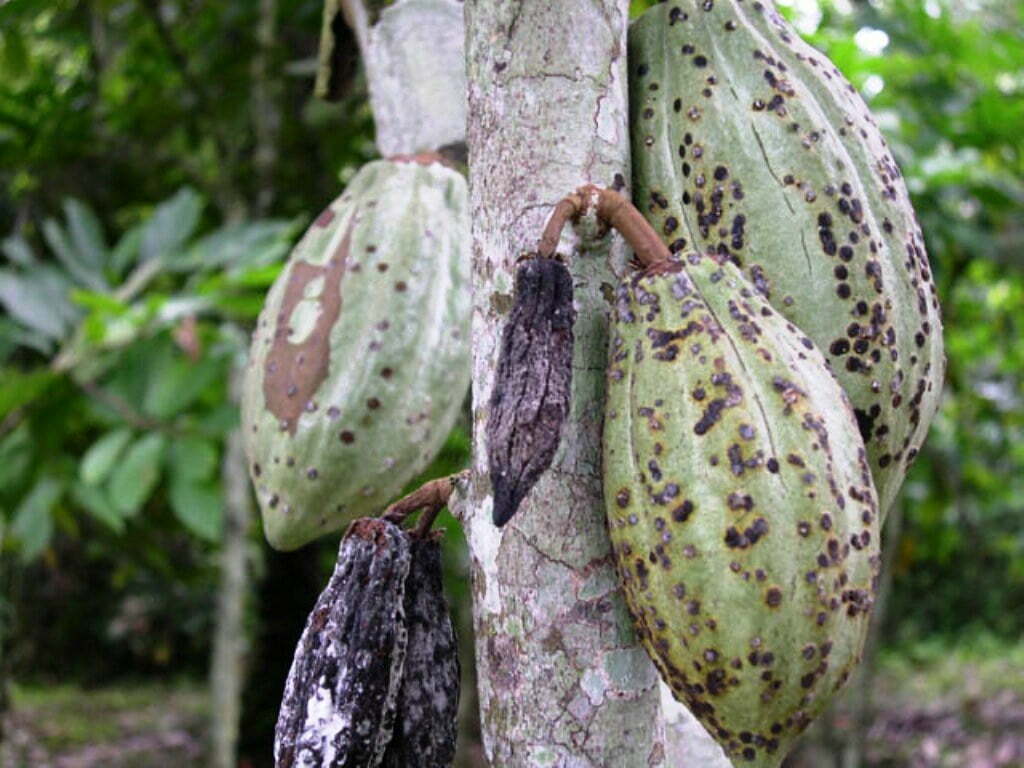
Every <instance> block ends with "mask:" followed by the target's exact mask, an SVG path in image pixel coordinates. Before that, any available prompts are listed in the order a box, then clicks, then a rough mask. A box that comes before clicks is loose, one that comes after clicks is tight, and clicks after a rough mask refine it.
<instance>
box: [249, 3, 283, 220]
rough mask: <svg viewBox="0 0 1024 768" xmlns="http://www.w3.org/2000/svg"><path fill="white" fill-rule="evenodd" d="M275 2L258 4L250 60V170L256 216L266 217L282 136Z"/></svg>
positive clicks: (272, 192)
mask: <svg viewBox="0 0 1024 768" xmlns="http://www.w3.org/2000/svg"><path fill="white" fill-rule="evenodd" d="M276 46H277V0H260V5H259V23H258V24H257V26H256V55H255V56H254V57H253V60H252V127H253V135H254V138H255V148H254V151H253V157H252V160H253V170H254V171H255V173H256V200H255V207H254V210H255V212H256V215H257V216H266V215H267V213H268V212H269V211H270V209H271V206H272V205H273V203H274V196H275V190H274V174H275V172H276V170H277V159H278V146H277V145H278V136H279V135H280V132H281V111H280V106H279V103H280V96H281V76H280V72H279V71H277V69H276V68H275V61H274V50H275V48H276Z"/></svg>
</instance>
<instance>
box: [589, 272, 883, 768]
mask: <svg viewBox="0 0 1024 768" xmlns="http://www.w3.org/2000/svg"><path fill="white" fill-rule="evenodd" d="M663 265H670V266H668V267H667V268H662V269H660V270H659V269H658V268H657V267H655V268H653V269H651V270H648V271H647V273H645V274H639V275H637V276H636V277H634V278H633V279H632V280H630V281H628V282H627V283H625V284H623V285H621V286H620V288H619V294H618V301H617V307H616V316H615V320H614V324H613V329H612V334H611V347H610V351H609V370H608V397H607V405H606V412H605V426H604V496H605V504H606V506H607V513H608V527H609V532H610V535H611V540H612V545H613V552H614V555H615V559H616V564H617V567H618V570H619V575H620V578H621V581H622V584H623V588H624V593H625V597H626V602H627V604H628V606H629V608H630V612H631V614H632V616H633V618H634V625H635V627H636V628H637V634H638V636H639V639H640V641H641V643H642V644H643V645H644V647H645V648H646V649H647V652H648V653H649V654H650V656H651V658H652V660H653V661H654V663H655V665H656V666H657V667H658V670H659V671H660V673H661V676H662V679H663V680H665V682H666V683H667V684H668V685H669V686H670V688H671V689H672V691H673V693H674V695H675V696H676V698H678V699H679V700H680V701H682V702H683V703H685V704H686V705H687V706H688V707H689V709H690V710H691V712H693V714H694V715H695V716H696V717H697V718H698V719H700V720H701V721H702V723H703V724H704V725H705V727H706V728H707V730H708V732H709V733H710V734H711V735H712V736H713V737H715V738H716V739H717V740H718V742H719V743H720V744H721V745H722V747H723V749H724V750H725V752H726V754H727V755H728V756H729V757H730V759H732V760H733V761H734V762H735V764H736V765H753V766H777V765H779V764H780V763H781V762H782V759H783V758H784V757H785V755H786V753H787V752H788V751H789V750H790V748H791V746H792V743H793V740H794V739H795V738H796V737H797V736H798V734H799V733H800V732H801V731H803V729H804V728H806V727H807V725H808V724H809V723H810V722H811V721H812V720H813V719H814V718H815V717H816V716H817V715H818V714H819V713H820V712H821V711H822V710H823V709H824V707H825V706H826V704H827V703H828V701H829V700H830V699H831V698H832V696H833V695H834V694H835V692H836V691H837V690H838V689H839V688H840V687H841V686H842V685H843V684H844V683H845V682H846V681H847V679H848V678H849V676H850V674H851V672H852V671H853V669H854V667H855V666H856V665H857V663H858V661H859V660H860V656H861V652H862V649H863V644H864V639H865V636H866V633H867V629H868V623H869V617H870V613H871V607H872V604H873V602H874V596H875V592H876V589H877V575H878V570H879V565H880V562H879V560H880V558H879V516H878V503H877V496H876V494H875V491H874V486H873V484H872V480H871V474H870V471H869V469H868V465H867V459H866V453H865V449H864V443H863V441H862V440H861V437H860V433H859V432H858V430H857V424H856V419H855V417H854V415H853V411H852V409H851V407H850V405H849V401H848V399H847V397H846V395H845V394H844V393H843V390H842V388H841V387H840V386H839V384H838V383H837V382H836V380H835V378H834V376H833V375H832V373H831V372H830V370H829V369H828V366H827V365H826V363H825V358H824V357H823V355H822V353H821V352H820V351H819V350H818V349H817V347H815V346H814V344H813V343H812V342H811V341H810V340H809V339H808V338H807V337H806V336H805V335H804V334H803V333H802V332H801V331H800V330H799V329H797V328H796V327H795V326H793V325H792V324H791V323H789V322H788V321H787V320H786V319H785V318H784V317H782V316H781V315H780V314H778V313H777V312H776V311H775V310H774V309H773V308H772V307H771V306H770V305H769V304H768V302H767V301H765V300H764V298H763V297H762V296H761V295H760V294H758V293H757V291H756V290H755V289H754V288H753V287H752V286H751V285H750V284H749V283H748V282H747V281H746V279H745V278H744V277H743V276H742V273H741V272H740V271H739V270H738V269H737V268H736V267H735V266H734V265H733V264H731V263H729V262H725V263H724V264H719V263H718V261H717V259H716V258H714V257H712V256H704V257H700V256H697V255H695V254H693V255H691V256H689V257H687V261H686V262H685V269H684V266H683V265H682V264H680V263H679V262H664V263H663ZM673 270H674V271H673Z"/></svg>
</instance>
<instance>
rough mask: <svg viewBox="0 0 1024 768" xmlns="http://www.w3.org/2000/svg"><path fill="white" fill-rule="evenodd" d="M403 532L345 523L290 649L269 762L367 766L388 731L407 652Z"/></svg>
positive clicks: (375, 760)
mask: <svg viewBox="0 0 1024 768" xmlns="http://www.w3.org/2000/svg"><path fill="white" fill-rule="evenodd" d="M411 560H412V557H411V547H410V539H409V536H408V535H407V534H406V533H404V532H403V531H402V530H401V529H399V528H398V527H397V526H395V525H393V524H391V523H389V522H387V521H385V520H379V519H366V518H364V519H360V520H356V521H355V522H354V523H352V525H351V526H349V529H348V531H347V532H346V533H345V537H344V538H343V539H342V542H341V547H340V550H339V552H338V562H337V565H336V566H335V568H334V573H333V574H332V576H331V579H330V581H329V582H328V584H327V588H326V589H324V591H323V593H321V595H320V598H319V599H318V600H317V603H316V607H315V608H314V609H313V612H312V613H311V614H310V616H309V620H308V621H307V622H306V628H305V630H304V631H303V633H302V638H301V639H300V640H299V645H298V648H296V650H295V658H294V660H293V661H292V667H291V670H290V671H289V673H288V682H287V683H286V685H285V691H284V698H283V699H282V701H281V711H280V713H279V715H278V719H277V727H276V729H275V734H274V761H275V765H276V766H277V768H291V766H323V767H324V768H326V767H327V766H331V768H373V767H375V766H379V765H380V764H381V760H382V759H383V756H384V751H385V749H386V747H387V745H388V742H389V741H390V739H391V733H392V728H393V726H394V717H395V707H396V702H397V699H398V692H399V689H400V687H401V682H402V668H403V664H404V660H405V653H406V639H407V633H406V624H405V609H404V603H405V585H406V581H407V580H406V577H407V576H408V574H409V570H410V563H411Z"/></svg>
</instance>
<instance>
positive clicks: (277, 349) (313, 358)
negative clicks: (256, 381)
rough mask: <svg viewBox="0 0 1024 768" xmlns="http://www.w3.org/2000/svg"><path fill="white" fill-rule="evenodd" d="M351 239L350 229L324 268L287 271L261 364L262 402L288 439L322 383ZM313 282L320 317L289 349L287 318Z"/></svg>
mask: <svg viewBox="0 0 1024 768" xmlns="http://www.w3.org/2000/svg"><path fill="white" fill-rule="evenodd" d="M351 238H352V230H351V227H350V228H349V230H348V231H346V233H345V236H344V238H343V239H342V241H341V244H340V245H339V246H338V248H337V250H336V251H335V252H334V253H333V254H332V255H331V257H330V259H328V261H327V264H326V265H324V266H319V265H316V264H310V263H309V262H306V261H297V262H295V263H294V264H293V265H292V268H291V274H290V275H289V276H288V283H287V284H286V285H285V289H284V299H283V300H282V302H281V308H280V310H279V311H278V315H277V317H276V318H275V324H274V333H273V342H272V344H271V347H270V352H269V354H267V358H266V362H265V364H264V366H265V368H264V376H263V399H264V401H265V403H266V407H267V410H269V411H270V412H271V413H273V414H274V416H276V417H277V418H278V419H279V420H280V422H281V425H282V427H283V428H284V429H287V430H288V432H290V433H291V434H293V435H294V434H295V429H296V427H297V426H298V419H299V416H300V415H301V414H302V412H303V409H304V408H305V406H306V403H307V402H309V401H310V400H311V399H312V398H313V395H314V394H315V393H316V390H317V388H318V387H319V386H320V384H321V382H322V381H323V380H324V379H325V378H327V373H328V370H329V366H330V335H331V328H332V327H333V326H334V323H335V322H336V321H337V319H338V314H339V313H340V312H341V280H342V277H344V274H345V264H346V261H347V260H348V251H349V245H350V243H351ZM318 278H322V279H323V288H322V290H321V293H320V296H319V298H318V302H319V309H320V311H319V313H318V314H317V318H316V322H315V324H314V326H313V329H312V331H310V333H309V335H308V336H307V337H306V338H305V339H303V340H302V341H301V342H299V343H293V342H291V341H290V340H289V336H290V335H291V333H292V330H293V329H292V328H291V325H290V321H291V316H292V312H293V311H294V309H295V307H296V306H297V305H298V304H299V302H300V301H302V300H303V298H304V297H305V291H306V287H307V286H308V285H309V284H310V283H312V282H313V281H314V280H316V279H318Z"/></svg>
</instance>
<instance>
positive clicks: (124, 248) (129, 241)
mask: <svg viewBox="0 0 1024 768" xmlns="http://www.w3.org/2000/svg"><path fill="white" fill-rule="evenodd" d="M142 232H143V225H142V224H138V225H136V226H134V227H132V228H131V229H129V230H128V231H127V232H125V233H124V234H123V235H121V239H120V240H118V241H117V245H115V246H114V249H113V250H112V251H111V252H110V259H109V261H108V265H109V267H110V269H111V271H113V273H114V274H115V275H117V276H119V277H120V276H121V275H123V274H124V273H125V270H127V269H128V267H130V266H131V265H132V264H134V263H135V262H137V261H138V260H139V253H140V251H141V250H142Z"/></svg>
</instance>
